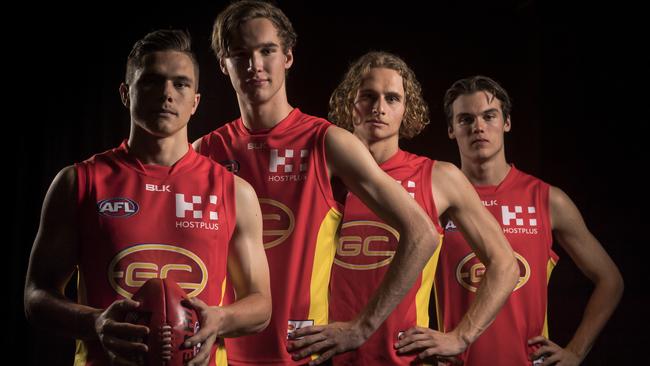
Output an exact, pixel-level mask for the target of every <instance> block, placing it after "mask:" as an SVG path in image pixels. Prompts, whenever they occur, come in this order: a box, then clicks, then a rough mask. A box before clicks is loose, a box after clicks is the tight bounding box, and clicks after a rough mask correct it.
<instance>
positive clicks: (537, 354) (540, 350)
mask: <svg viewBox="0 0 650 366" xmlns="http://www.w3.org/2000/svg"><path fill="white" fill-rule="evenodd" d="M552 351H553V349H552V347H551V346H542V347H539V348H538V349H537V350H536V351H535V352H533V353H532V354H531V356H530V358H531V360H536V359H538V358H540V357H542V356H544V355H547V354H550V353H552Z"/></svg>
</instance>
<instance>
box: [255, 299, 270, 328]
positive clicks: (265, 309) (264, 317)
mask: <svg viewBox="0 0 650 366" xmlns="http://www.w3.org/2000/svg"><path fill="white" fill-rule="evenodd" d="M272 312H273V311H272V306H271V295H268V296H265V297H264V305H263V306H261V311H260V320H259V322H258V323H257V324H256V325H255V326H254V327H253V328H252V329H251V333H259V332H261V331H263V330H264V329H266V327H268V326H269V324H270V323H271V314H272Z"/></svg>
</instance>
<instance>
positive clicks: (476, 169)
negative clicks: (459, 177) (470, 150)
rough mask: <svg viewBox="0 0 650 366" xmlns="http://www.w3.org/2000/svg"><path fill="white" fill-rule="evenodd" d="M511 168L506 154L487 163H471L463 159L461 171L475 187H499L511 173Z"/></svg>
mask: <svg viewBox="0 0 650 366" xmlns="http://www.w3.org/2000/svg"><path fill="white" fill-rule="evenodd" d="M510 168H511V166H510V165H509V164H508V163H507V162H506V158H505V154H500V155H498V156H495V157H494V158H493V159H488V160H485V161H471V160H470V159H465V158H463V157H461V170H462V171H463V173H464V174H465V176H467V179H469V181H470V182H471V183H472V185H475V186H497V185H499V184H501V182H503V180H504V179H505V178H506V176H507V175H508V172H510Z"/></svg>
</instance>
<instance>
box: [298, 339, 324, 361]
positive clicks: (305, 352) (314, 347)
mask: <svg viewBox="0 0 650 366" xmlns="http://www.w3.org/2000/svg"><path fill="white" fill-rule="evenodd" d="M329 347H330V342H328V341H327V340H325V341H320V342H317V343H312V344H310V345H309V346H307V347H303V348H301V349H299V350H297V351H294V352H292V353H291V358H292V359H293V360H294V361H298V360H302V359H303V358H305V357H309V356H311V355H313V354H317V353H321V351H324V350H326V349H327V348H329Z"/></svg>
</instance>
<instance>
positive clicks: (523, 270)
mask: <svg viewBox="0 0 650 366" xmlns="http://www.w3.org/2000/svg"><path fill="white" fill-rule="evenodd" d="M515 258H517V264H518V265H519V280H518V281H517V286H515V288H514V290H512V292H515V291H517V290H518V289H519V288H520V287H522V286H523V285H525V284H526V282H528V279H529V278H530V265H528V262H527V261H526V259H525V258H524V257H522V256H521V255H520V254H519V253H517V252H515ZM484 275H485V266H484V265H483V263H481V262H480V261H479V260H478V258H477V257H476V255H475V254H474V253H470V254H468V255H467V256H466V257H465V258H463V260H461V261H460V263H459V264H458V266H457V267H456V280H457V281H458V283H460V285H461V286H463V287H464V288H465V289H467V290H469V291H471V292H476V290H477V289H478V285H479V284H480V283H481V280H482V279H483V276H484Z"/></svg>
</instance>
